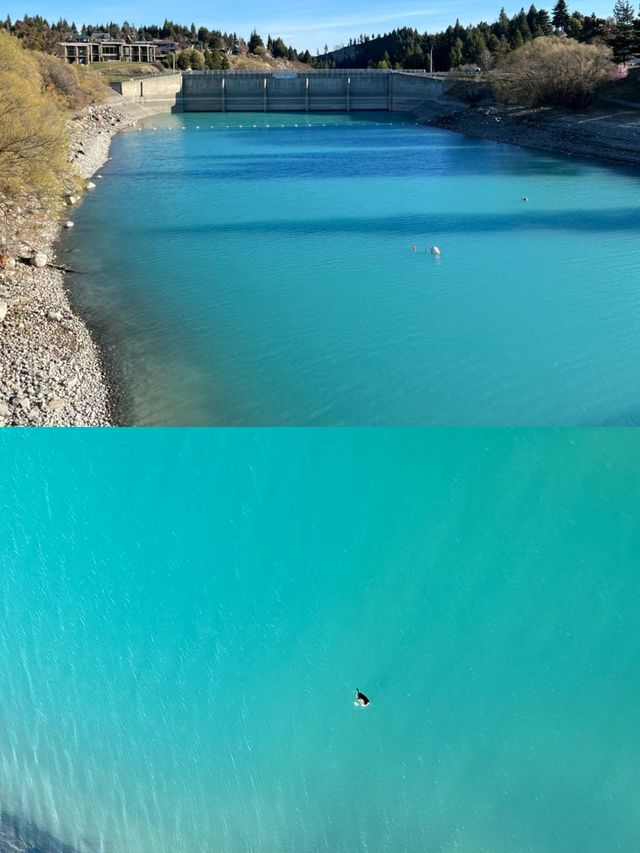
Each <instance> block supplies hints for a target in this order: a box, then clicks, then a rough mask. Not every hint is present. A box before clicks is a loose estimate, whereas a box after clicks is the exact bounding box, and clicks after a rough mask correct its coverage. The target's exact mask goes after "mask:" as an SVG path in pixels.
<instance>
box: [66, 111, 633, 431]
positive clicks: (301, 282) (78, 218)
mask: <svg viewBox="0 0 640 853" xmlns="http://www.w3.org/2000/svg"><path fill="white" fill-rule="evenodd" d="M112 155H113V158H112V160H111V161H110V162H109V163H108V164H107V165H106V166H105V168H104V169H103V171H102V175H103V177H102V179H101V180H98V181H96V183H97V184H98V187H97V189H96V190H95V191H94V192H93V194H90V195H89V196H88V197H87V198H86V200H85V201H84V203H83V205H82V207H81V208H80V209H79V210H78V211H77V212H76V213H75V214H74V219H75V222H76V227H75V229H73V232H72V233H70V234H68V235H67V236H66V237H65V240H64V242H63V245H62V250H63V255H62V260H64V261H67V262H69V263H70V264H71V266H72V267H73V268H75V269H77V270H79V271H80V272H81V273H82V274H81V275H77V276H75V277H74V280H73V285H72V286H73V291H74V298H75V301H76V303H77V304H78V305H79V307H80V309H81V310H82V311H83V313H84V314H85V315H86V316H87V317H88V318H89V319H90V321H91V323H92V324H93V325H94V327H96V328H97V329H99V331H100V335H101V337H102V339H103V340H104V341H105V343H106V345H107V348H108V349H109V351H110V352H111V355H112V359H113V360H114V361H115V362H116V367H117V371H118V374H119V376H120V378H121V382H122V384H123V385H124V386H126V388H127V391H128V395H129V399H128V400H127V411H128V417H129V419H130V421H131V422H132V423H136V424H156V425H157V424H165V425H185V424H191V425H355V426H357V425H413V426H415V425H432V424H441V425H584V424H591V425H601V424H608V425H611V424H637V423H640V379H639V373H638V365H639V364H640V278H639V274H638V262H639V260H640V254H639V250H638V238H639V236H640V208H639V207H638V195H639V192H640V174H639V173H638V172H637V171H633V170H630V169H626V170H625V169H621V168H615V167H611V166H604V165H598V164H596V163H591V162H587V161H580V160H576V159H571V158H568V157H554V156H551V155H547V154H545V153H541V152H534V151H528V150H523V149H518V148H515V147H509V146H506V145H499V144H495V143H491V142H483V141H479V140H472V139H466V138H464V137H462V136H458V135H454V134H449V133H446V132H444V131H439V130H434V129H429V128H425V127H420V126H417V125H415V124H414V123H413V122H412V121H408V120H405V119H403V118H402V117H400V116H391V117H390V116H388V115H386V114H373V115H371V114H369V115H359V114H351V116H348V115H334V114H317V115H303V114H294V115H281V114H271V115H264V114H239V113H234V114H227V115H220V114H206V113H199V114H188V115H171V116H160V117H157V118H154V119H151V120H148V121H146V122H145V123H144V124H143V125H142V129H140V130H136V131H133V132H131V133H127V134H122V135H120V136H118V137H117V138H116V139H115V141H114V144H113V149H112ZM525 196H526V197H527V198H528V199H529V201H528V202H524V201H523V197H525ZM434 244H435V245H437V246H439V247H440V249H441V251H442V255H441V257H440V258H439V259H437V258H436V257H435V256H433V255H432V254H429V253H427V252H425V248H426V247H430V246H432V245H434ZM412 246H416V249H417V251H416V252H413V251H412Z"/></svg>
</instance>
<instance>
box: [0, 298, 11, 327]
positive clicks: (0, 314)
mask: <svg viewBox="0 0 640 853" xmlns="http://www.w3.org/2000/svg"><path fill="white" fill-rule="evenodd" d="M8 310H9V306H8V305H7V303H6V302H0V323H2V321H3V320H4V318H5V317H6V316H7V311H8Z"/></svg>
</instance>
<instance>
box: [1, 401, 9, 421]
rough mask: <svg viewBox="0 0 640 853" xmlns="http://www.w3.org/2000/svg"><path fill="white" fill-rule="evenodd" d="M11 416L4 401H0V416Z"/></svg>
mask: <svg viewBox="0 0 640 853" xmlns="http://www.w3.org/2000/svg"><path fill="white" fill-rule="evenodd" d="M10 417H11V409H10V408H9V406H7V404H6V403H4V402H0V418H10Z"/></svg>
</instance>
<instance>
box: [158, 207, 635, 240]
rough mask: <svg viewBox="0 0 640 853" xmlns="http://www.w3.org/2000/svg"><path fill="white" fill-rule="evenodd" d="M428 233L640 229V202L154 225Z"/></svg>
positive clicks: (171, 229)
mask: <svg viewBox="0 0 640 853" xmlns="http://www.w3.org/2000/svg"><path fill="white" fill-rule="evenodd" d="M409 228H411V229H413V231H416V232H418V231H423V232H425V233H431V234H432V233H436V232H438V233H442V232H443V231H450V232H462V233H465V234H470V233H485V232H486V233H495V232H497V231H512V232H513V231H535V230H540V231H547V230H549V229H554V230H557V229H563V230H566V231H575V232H583V233H587V232H594V233H602V232H606V231H610V232H620V231H626V232H633V231H640V208H633V207H624V208H617V209H613V210H566V211H537V212H534V211H530V210H527V212H526V213H525V212H518V213H516V212H513V213H490V214H484V215H480V214H478V213H473V214H465V213H455V214H453V213H450V214H447V213H433V214H420V215H416V216H410V215H409V216H402V217H395V218H393V217H390V216H384V217H370V218H369V217H362V216H358V217H333V218H331V219H321V220H317V219H299V218H296V219H273V220H268V221H266V220H253V221H247V222H237V223H225V222H212V223H208V224H207V223H203V224H201V225H196V224H195V223H191V224H189V225H167V226H165V227H163V228H154V229H153V231H154V233H157V234H165V235H167V236H168V235H171V234H188V235H193V234H201V235H209V234H236V233H237V234H248V233H250V232H252V231H253V232H257V233H278V234H283V233H289V234H300V235H306V234H336V233H349V234H353V233H360V232H361V233H364V234H370V233H371V232H372V231H377V232H380V233H381V234H406V233H407V229H409Z"/></svg>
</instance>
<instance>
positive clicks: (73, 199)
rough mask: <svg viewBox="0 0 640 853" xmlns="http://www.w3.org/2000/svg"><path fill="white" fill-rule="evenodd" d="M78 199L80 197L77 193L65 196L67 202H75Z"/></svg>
mask: <svg viewBox="0 0 640 853" xmlns="http://www.w3.org/2000/svg"><path fill="white" fill-rule="evenodd" d="M79 200H80V197H79V196H77V195H70V196H68V197H67V201H68V202H69V204H75V203H76V202H77V201H79Z"/></svg>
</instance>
